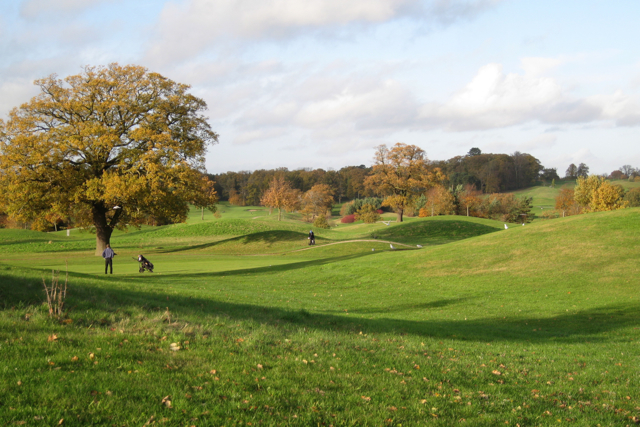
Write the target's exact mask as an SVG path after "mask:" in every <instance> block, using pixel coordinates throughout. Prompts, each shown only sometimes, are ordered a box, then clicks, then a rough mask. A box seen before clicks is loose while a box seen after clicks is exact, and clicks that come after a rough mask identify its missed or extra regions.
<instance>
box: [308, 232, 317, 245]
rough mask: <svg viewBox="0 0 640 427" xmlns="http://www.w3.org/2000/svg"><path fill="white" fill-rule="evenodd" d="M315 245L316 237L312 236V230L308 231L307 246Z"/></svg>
mask: <svg viewBox="0 0 640 427" xmlns="http://www.w3.org/2000/svg"><path fill="white" fill-rule="evenodd" d="M315 244H316V235H315V234H313V230H309V246H311V245H315Z"/></svg>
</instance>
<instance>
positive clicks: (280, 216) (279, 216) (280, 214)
mask: <svg viewBox="0 0 640 427" xmlns="http://www.w3.org/2000/svg"><path fill="white" fill-rule="evenodd" d="M281 218H282V209H280V208H278V221H280V219H281Z"/></svg>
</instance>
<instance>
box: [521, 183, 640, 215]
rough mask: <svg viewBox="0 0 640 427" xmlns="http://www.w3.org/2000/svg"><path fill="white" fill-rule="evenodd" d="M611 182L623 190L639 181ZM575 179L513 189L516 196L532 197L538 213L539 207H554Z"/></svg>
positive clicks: (573, 184)
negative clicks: (560, 195)
mask: <svg viewBox="0 0 640 427" xmlns="http://www.w3.org/2000/svg"><path fill="white" fill-rule="evenodd" d="M611 183H612V184H615V185H620V186H621V187H622V188H624V189H625V190H630V189H632V188H637V187H640V182H629V181H628V180H613V181H611ZM575 185H576V181H575V180H561V181H558V182H557V183H556V186H555V187H554V188H551V187H550V186H535V187H530V188H526V189H524V190H518V191H514V194H516V195H518V196H527V197H532V198H533V201H532V202H533V207H534V212H536V213H539V211H540V208H544V209H554V207H555V204H556V197H557V196H558V194H559V193H560V190H561V189H562V188H574V187H575Z"/></svg>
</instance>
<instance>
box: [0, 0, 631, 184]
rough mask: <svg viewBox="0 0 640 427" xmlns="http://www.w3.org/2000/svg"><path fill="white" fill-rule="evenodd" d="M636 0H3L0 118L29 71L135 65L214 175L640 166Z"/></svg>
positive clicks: (28, 90)
mask: <svg viewBox="0 0 640 427" xmlns="http://www.w3.org/2000/svg"><path fill="white" fill-rule="evenodd" d="M639 12H640V3H639V2H638V1H637V0H616V1H607V2H605V1H600V0H598V1H596V0H580V1H578V0H575V1H574V0H563V1H561V2H559V1H557V0H553V1H551V0H535V1H534V0H521V1H518V0H175V1H162V0H0V118H6V116H7V114H8V112H9V111H10V109H11V108H13V107H16V106H18V105H20V104H21V103H23V102H25V101H27V100H29V99H30V98H31V97H32V96H33V95H34V94H35V93H36V88H35V86H33V80H34V79H36V78H41V77H45V76H48V75H50V74H54V73H55V74H57V75H58V76H60V77H65V76H67V75H70V74H78V73H79V72H80V71H81V69H82V67H83V66H85V65H102V64H108V63H111V62H118V63H120V64H137V65H143V66H145V67H147V68H148V69H149V70H151V71H156V72H159V73H162V74H163V75H165V76H166V77H169V78H171V79H173V80H175V81H178V82H181V83H187V84H190V85H191V86H192V92H193V93H194V94H195V95H197V96H199V97H202V98H204V99H205V100H206V102H207V104H208V106H209V110H208V112H207V114H208V116H209V118H210V123H211V125H212V127H213V129H214V130H215V131H216V132H218V133H219V134H220V143H219V144H218V145H216V146H214V147H212V148H211V149H210V150H209V154H208V156H207V169H208V171H209V172H212V173H219V172H225V171H238V170H255V169H261V168H275V167H287V168H289V169H297V168H301V167H311V168H319V167H321V168H325V169H329V168H334V169H339V168H341V167H343V166H347V165H359V164H366V165H370V164H371V161H372V157H373V152H374V149H373V147H375V146H377V145H379V144H393V143H395V142H405V143H408V144H416V145H418V146H420V147H422V148H423V149H424V150H425V151H426V152H427V155H428V157H429V158H430V159H434V160H440V159H448V158H450V157H453V156H455V155H461V154H465V153H466V152H468V150H469V149H470V148H472V147H479V148H480V149H481V150H482V151H483V152H493V153H513V152H514V151H521V152H527V153H531V154H533V155H534V156H536V157H537V158H538V159H540V161H541V162H542V164H543V165H545V166H546V167H556V168H558V172H559V174H560V175H563V174H564V171H565V170H566V168H567V166H568V165H569V164H570V163H572V162H573V163H576V164H578V163H579V162H585V163H586V164H587V165H589V166H590V167H591V172H595V173H605V172H607V173H608V172H611V171H612V170H614V169H616V168H618V167H620V166H621V165H623V164H631V165H633V166H635V167H640V150H639V147H640V138H639V135H640V133H639V131H640V43H638V41H639V40H640V30H638V25H637V18H638V16H640V14H639Z"/></svg>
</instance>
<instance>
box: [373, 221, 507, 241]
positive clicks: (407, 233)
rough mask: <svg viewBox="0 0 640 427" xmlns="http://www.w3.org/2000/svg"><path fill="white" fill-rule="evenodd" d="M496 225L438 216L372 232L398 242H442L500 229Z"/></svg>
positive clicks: (380, 237)
mask: <svg viewBox="0 0 640 427" xmlns="http://www.w3.org/2000/svg"><path fill="white" fill-rule="evenodd" d="M500 230H501V229H500V228H498V227H492V226H490V225H486V224H478V223H475V222H469V221H461V220H459V219H454V218H453V217H452V218H451V219H448V218H442V219H441V218H438V219H437V220H425V221H414V222H407V223H402V224H398V225H396V226H394V227H392V228H389V229H386V228H385V229H380V230H377V231H375V232H374V233H372V234H373V235H375V237H376V238H378V239H394V240H396V241H398V242H404V241H405V240H410V241H413V240H416V239H420V240H421V241H423V242H424V243H425V244H433V245H437V244H443V243H450V242H452V241H457V240H464V239H468V238H471V237H476V236H481V235H483V234H488V233H493V232H496V231H500Z"/></svg>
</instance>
